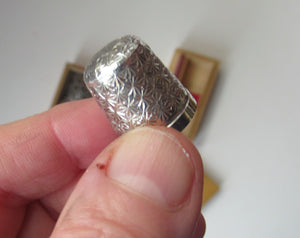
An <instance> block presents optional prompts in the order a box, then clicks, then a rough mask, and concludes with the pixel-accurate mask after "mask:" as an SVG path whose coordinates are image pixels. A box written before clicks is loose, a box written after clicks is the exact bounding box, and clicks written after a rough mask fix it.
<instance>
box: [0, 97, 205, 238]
mask: <svg viewBox="0 0 300 238" xmlns="http://www.w3.org/2000/svg"><path fill="white" fill-rule="evenodd" d="M95 158H96V159H95ZM202 177H203V169H202V163H201V158H200V155H199V153H198V152H197V149H196V148H195V147H194V146H193V145H192V143H191V142H190V141H189V140H188V139H186V138H185V137H184V136H183V135H182V134H181V133H179V132H177V131H175V130H173V129H167V128H160V127H155V128H153V127H150V128H147V127H144V128H140V129H135V130H133V131H131V132H128V133H126V134H124V135H123V136H121V137H119V138H117V136H116V135H115V134H114V132H113V131H112V129H111V127H110V125H109V123H108V121H107V119H106V117H105V115H104V114H103V112H102V111H101V110H100V109H99V108H98V105H97V104H96V103H95V102H94V101H93V100H92V99H87V100H81V101H77V102H71V103H65V104H61V105H59V106H56V107H54V108H53V109H51V110H49V111H47V112H45V113H41V114H38V115H35V116H32V117H29V118H27V119H24V120H20V121H17V122H14V123H10V124H6V125H3V126H0V237H6V238H10V237H16V236H18V237H30V238H35V237H39V238H40V237H41V238H42V237H49V236H50V234H51V238H57V237H172V238H173V237H185V238H186V237H202V236H203V234H204V230H205V223H204V219H203V217H202V215H201V211H200V210H201V198H202V183H203V180H202Z"/></svg>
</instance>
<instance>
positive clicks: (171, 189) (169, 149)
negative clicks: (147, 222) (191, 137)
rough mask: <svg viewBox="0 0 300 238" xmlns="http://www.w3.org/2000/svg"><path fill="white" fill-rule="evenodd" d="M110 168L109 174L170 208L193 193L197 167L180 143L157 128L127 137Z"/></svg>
mask: <svg viewBox="0 0 300 238" xmlns="http://www.w3.org/2000/svg"><path fill="white" fill-rule="evenodd" d="M121 140H122V142H121V143H120V144H119V145H118V148H117V149H116V150H114V153H113V155H112V157H111V160H110V162H109V166H108V168H107V175H108V176H109V177H110V178H112V179H113V180H115V181H117V182H119V183H120V184H122V185H124V187H126V188H128V189H129V190H132V191H134V192H137V193H139V194H141V195H142V196H145V197H147V198H148V199H151V200H153V201H154V202H156V203H159V204H160V205H162V206H166V207H168V208H173V207H177V206H179V205H180V204H182V203H183V202H184V201H185V200H186V199H187V197H188V195H189V194H190V190H191V187H192V184H193V180H194V166H193V164H192V162H191V160H190V158H189V155H188V153H187V152H186V150H185V149H184V148H183V147H182V145H181V144H180V143H179V142H178V140H177V139H176V138H175V137H173V136H172V135H169V134H168V133H167V132H163V131H160V130H157V129H153V128H147V127H145V128H140V129H136V130H134V131H132V132H129V133H127V134H125V135H124V136H123V138H122V139H121Z"/></svg>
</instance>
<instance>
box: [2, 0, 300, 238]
mask: <svg viewBox="0 0 300 238" xmlns="http://www.w3.org/2000/svg"><path fill="white" fill-rule="evenodd" d="M299 29H300V2H299V1H297V0H295V1H292V0H285V1H284V0H281V1H278V0H269V1H268V0H255V1H254V0H252V1H250V0H248V1H241V0H228V1H225V0H223V1H222V0H219V1H217V0H198V1H188V0H185V1H174V0H173V1H162V0H159V1H147V2H146V1H130V0H128V1H119V2H116V1H105V0H102V1H81V2H79V1H18V3H17V1H12V0H10V1H4V0H2V1H1V3H0V34H1V35H0V36H1V37H0V67H1V68H0V69H1V78H0V110H1V111H0V123H6V122H9V121H13V120H16V119H20V118H23V117H26V116H29V115H31V114H34V113H37V112H41V111H44V110H46V109H48V107H49V106H50V103H51V101H52V99H53V96H54V93H55V91H56V87H57V85H58V81H59V78H60V76H61V73H62V70H63V67H64V64H65V62H67V61H70V62H75V63H79V64H83V65H84V64H85V63H86V62H87V60H88V59H89V58H90V57H91V56H92V55H93V54H94V53H95V52H96V51H97V50H98V49H100V48H101V47H102V46H104V45H105V44H106V43H107V42H109V41H111V40H113V39H114V38H116V37H119V36H122V35H124V34H127V33H134V34H136V35H139V36H140V37H141V38H142V39H144V40H145V41H146V42H147V43H148V44H149V45H150V46H151V47H152V49H153V50H154V52H156V54H157V55H158V56H160V58H161V59H162V60H163V61H164V62H165V63H166V65H169V63H170V60H171V57H172V54H173V51H174V49H175V48H177V47H183V48H185V49H188V50H193V51H195V52H198V53H201V54H206V55H208V56H211V57H215V58H217V59H220V60H221V62H222V69H221V73H220V77H219V80H218V81H217V85H216V88H215V90H214V93H213V97H212V100H211V102H210V104H209V108H208V110H207V112H206V115H205V119H204V122H203V124H202V126H201V129H200V133H199V135H198V137H197V138H196V140H195V144H196V146H197V147H198V148H199V150H200V151H201V153H202V156H203V159H204V164H205V167H206V171H207V173H208V174H210V175H211V176H212V177H213V178H215V180H216V181H217V182H218V183H219V184H220V186H221V190H220V192H219V193H218V195H216V196H215V197H214V198H213V199H212V200H211V201H210V202H209V203H208V204H207V205H205V206H204V209H203V212H204V215H205V217H206V220H207V232H206V237H208V238H209V237H251V238H253V237H299V236H298V235H299V227H300V218H299V212H300V205H299V203H300V186H299V181H300V173H299V172H300V158H299V157H300V152H299V147H300V144H299V141H300V136H299V135H300V125H299V120H300V110H299V103H300V95H299V89H300V78H299V77H300V30H299Z"/></svg>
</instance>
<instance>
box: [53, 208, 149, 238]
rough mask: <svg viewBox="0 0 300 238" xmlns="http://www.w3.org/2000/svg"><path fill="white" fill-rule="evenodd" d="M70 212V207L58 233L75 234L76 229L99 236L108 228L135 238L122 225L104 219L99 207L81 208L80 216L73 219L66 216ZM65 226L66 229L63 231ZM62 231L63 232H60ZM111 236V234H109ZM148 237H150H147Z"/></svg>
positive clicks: (134, 237) (105, 232)
mask: <svg viewBox="0 0 300 238" xmlns="http://www.w3.org/2000/svg"><path fill="white" fill-rule="evenodd" d="M70 210H72V207H70V208H69V211H68V212H67V214H66V215H65V216H64V218H63V219H64V225H63V226H59V228H58V231H59V230H60V232H61V233H62V234H64V232H66V233H68V230H69V229H70V230H71V233H72V234H76V232H74V231H75V230H76V229H78V230H81V231H82V230H88V231H90V230H95V231H96V232H97V233H99V235H102V236H101V237H103V235H105V234H108V233H107V231H105V230H107V229H106V228H107V227H109V229H111V228H112V229H111V230H113V231H116V230H119V231H120V230H121V231H122V233H124V232H125V233H126V235H129V236H128V237H132V238H137V237H136V236H135V235H133V233H132V232H131V231H130V230H128V229H127V228H126V227H125V226H124V224H122V223H120V222H117V221H116V220H112V219H109V218H106V217H104V216H103V214H104V213H103V211H102V209H99V207H92V206H83V207H81V209H80V210H81V215H79V216H77V217H75V218H74V216H72V215H68V213H70ZM90 221H97V223H93V222H90ZM65 226H66V227H67V228H68V229H65ZM62 231H63V232H62ZM109 233H110V234H111V232H109ZM149 237H150V236H149Z"/></svg>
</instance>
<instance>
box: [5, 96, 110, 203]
mask: <svg viewBox="0 0 300 238" xmlns="http://www.w3.org/2000/svg"><path fill="white" fill-rule="evenodd" d="M115 138H116V134H115V133H114V132H113V130H112V128H111V126H110V124H109V122H108V120H107V119H106V116H105V114H104V113H103V112H102V111H101V109H100V108H99V106H98V105H97V103H96V102H95V101H94V100H93V99H86V100H81V101H76V102H70V103H64V104H61V105H58V106H56V107H54V108H52V109H50V110H49V111H47V112H44V113H41V114H38V115H35V116H32V117H29V118H27V119H24V120H20V121H17V122H14V123H10V124H6V125H3V126H1V127H0V158H1V160H0V190H1V191H2V192H5V193H10V194H11V193H13V194H16V195H19V196H21V197H23V198H26V199H37V198H40V197H42V196H45V195H46V194H48V193H51V192H53V191H55V190H57V189H59V188H61V187H62V186H64V185H65V184H67V183H69V182H70V181H71V180H72V179H73V178H74V177H75V176H76V175H78V172H79V171H80V170H81V169H85V168H87V166H88V165H89V164H90V163H91V161H92V160H93V159H94V158H95V157H96V155H98V154H99V153H100V152H101V151H102V150H103V148H105V147H106V146H107V145H108V144H109V143H110V142H111V141H112V140H114V139H115Z"/></svg>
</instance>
